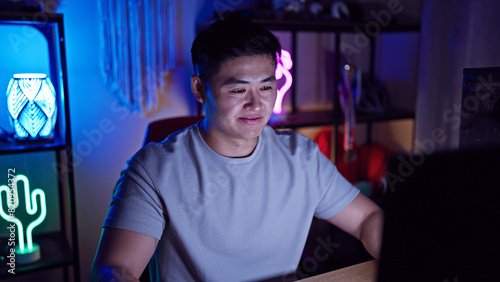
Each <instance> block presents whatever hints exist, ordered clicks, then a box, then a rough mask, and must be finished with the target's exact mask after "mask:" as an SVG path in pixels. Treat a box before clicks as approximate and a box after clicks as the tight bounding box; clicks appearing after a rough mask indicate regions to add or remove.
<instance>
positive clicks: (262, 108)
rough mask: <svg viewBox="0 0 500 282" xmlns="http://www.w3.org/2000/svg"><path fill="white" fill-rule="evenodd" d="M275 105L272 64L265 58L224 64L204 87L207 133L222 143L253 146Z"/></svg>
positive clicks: (230, 61)
mask: <svg viewBox="0 0 500 282" xmlns="http://www.w3.org/2000/svg"><path fill="white" fill-rule="evenodd" d="M275 101H276V77H275V64H274V60H273V59H272V58H271V57H269V56H267V55H255V56H244V57H239V58H236V59H232V60H229V61H227V62H225V63H224V64H223V65H222V66H221V68H220V71H219V72H218V73H217V74H215V75H214V76H212V78H211V79H210V81H209V82H208V83H207V89H206V96H205V115H206V117H207V118H208V123H209V124H208V133H209V134H211V135H212V136H213V137H216V138H221V140H224V141H225V142H236V143H239V144H242V141H243V142H246V141H251V142H256V140H257V138H258V136H259V134H260V133H261V132H262V129H263V128H264V126H265V125H266V124H267V122H268V121H269V118H270V117H271V114H272V110H273V106H274V103H275Z"/></svg>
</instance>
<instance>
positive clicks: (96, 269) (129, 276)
mask: <svg viewBox="0 0 500 282" xmlns="http://www.w3.org/2000/svg"><path fill="white" fill-rule="evenodd" d="M157 244H158V240H157V239H156V238H154V237H151V236H149V235H144V234H141V233H137V232H133V231H128V230H124V229H116V228H103V230H102V234H101V240H100V242H99V247H98V249H97V253H96V256H95V258H94V263H93V264H92V270H91V271H90V281H139V277H140V276H141V274H142V272H143V271H144V269H145V268H146V265H147V264H148V262H149V260H150V259H151V256H152V255H153V253H154V251H155V249H156V246H157Z"/></svg>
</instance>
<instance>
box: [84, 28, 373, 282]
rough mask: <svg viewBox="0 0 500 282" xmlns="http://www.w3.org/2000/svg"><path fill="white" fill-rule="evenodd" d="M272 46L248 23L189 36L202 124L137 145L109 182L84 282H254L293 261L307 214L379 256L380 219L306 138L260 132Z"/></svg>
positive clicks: (281, 272) (271, 86)
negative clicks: (143, 280)
mask: <svg viewBox="0 0 500 282" xmlns="http://www.w3.org/2000/svg"><path fill="white" fill-rule="evenodd" d="M280 51H281V46H280V44H279V42H278V40H277V39H276V37H275V36H273V34H272V33H270V32H269V31H267V30H266V29H264V28H262V27H260V26H258V25H255V24H254V23H252V22H251V21H249V20H247V19H238V18H228V19H225V20H223V21H218V22H216V23H214V24H213V25H211V26H210V27H209V28H208V29H207V30H205V31H203V32H202V33H200V34H199V35H198V36H197V38H196V39H195V41H194V43H193V46H192V49H191V52H192V59H193V65H194V70H195V74H194V75H193V76H192V78H191V86H192V91H193V93H194V95H195V97H196V99H197V100H198V101H199V102H200V103H203V105H204V108H205V114H206V116H205V118H204V119H203V120H202V121H200V122H199V123H198V124H196V125H193V126H191V127H188V128H186V129H184V130H182V131H180V132H177V133H175V134H173V135H170V136H169V137H168V138H167V139H166V140H165V141H163V142H162V143H159V144H150V145H148V146H146V147H145V148H143V149H141V150H140V151H139V152H138V153H137V154H136V155H135V156H134V157H133V158H132V159H131V160H130V161H129V162H128V168H127V169H126V170H124V171H123V173H122V176H121V177H120V180H119V181H118V184H117V189H116V193H115V195H114V196H113V198H112V202H111V206H110V209H109V213H108V215H107V218H106V220H105V222H104V228H103V231H102V236H101V241H100V244H99V248H98V251H97V254H96V257H95V260H94V265H93V269H92V273H91V280H93V281H98V280H103V281H106V280H110V279H111V277H115V278H117V279H118V280H119V281H121V280H120V279H122V280H126V279H131V280H134V279H137V278H138V277H139V276H140V275H141V273H142V271H143V270H144V268H145V266H146V264H147V263H148V262H149V261H150V260H151V261H150V264H149V265H150V274H151V276H152V279H153V280H158V281H256V280H265V279H270V278H276V277H278V278H279V277H285V275H287V274H289V273H292V272H293V271H294V270H295V269H296V267H297V265H298V263H299V259H300V256H301V253H302V250H303V247H304V244H305V241H306V238H307V234H308V231H309V230H308V229H309V226H310V224H311V221H312V218H313V216H317V217H319V218H322V219H326V220H328V221H329V222H330V223H332V224H335V225H336V226H338V227H339V228H341V229H343V230H345V231H347V232H348V233H350V234H352V235H354V236H355V237H357V238H359V239H360V240H362V242H363V243H364V244H365V247H366V248H367V250H368V251H369V252H370V253H371V254H372V255H373V256H374V257H375V258H378V255H379V249H380V244H381V233H382V212H381V210H380V209H379V208H378V206H377V205H375V204H374V203H373V202H371V201H370V200H369V199H367V198H366V197H365V196H363V195H362V194H360V193H359V191H358V190H357V189H356V188H354V187H353V186H352V185H351V184H349V183H348V182H347V181H346V180H345V179H344V178H343V177H342V176H341V175H340V174H339V173H338V171H337V169H336V167H335V166H334V165H333V164H332V163H331V162H330V160H328V159H327V158H326V157H324V156H323V154H322V153H321V152H320V151H319V149H318V147H317V145H316V144H315V143H314V142H313V141H312V140H310V139H308V138H306V137H304V136H301V135H299V134H296V133H293V132H278V131H275V130H273V129H272V128H271V127H269V126H267V125H266V124H267V122H268V120H269V118H270V116H271V113H272V109H273V106H274V102H275V100H276V78H275V69H276V62H277V60H278V59H279V54H280Z"/></svg>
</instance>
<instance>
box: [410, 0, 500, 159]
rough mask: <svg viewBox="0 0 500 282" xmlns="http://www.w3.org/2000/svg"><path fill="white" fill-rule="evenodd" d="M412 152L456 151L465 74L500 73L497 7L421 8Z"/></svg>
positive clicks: (443, 4) (448, 2)
mask: <svg viewBox="0 0 500 282" xmlns="http://www.w3.org/2000/svg"><path fill="white" fill-rule="evenodd" d="M421 29H422V30H421V40H420V44H421V45H420V63H419V89H418V96H417V105H416V128H415V137H416V140H415V141H416V143H415V145H416V149H417V150H422V151H424V152H426V153H431V152H434V151H447V150H454V149H456V148H457V146H458V137H459V127H458V126H459V123H458V120H459V117H460V101H461V94H462V77H463V69H464V68H475V67H500V1H498V0H482V1H475V0H439V1H437V0H427V1H424V3H423V10H422V26H421Z"/></svg>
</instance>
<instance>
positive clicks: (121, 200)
mask: <svg viewBox="0 0 500 282" xmlns="http://www.w3.org/2000/svg"><path fill="white" fill-rule="evenodd" d="M155 186H156V185H155V184H154V181H153V178H152V177H151V176H150V174H149V173H148V171H147V170H146V169H145V168H144V167H143V166H142V164H141V162H140V161H139V160H137V159H134V158H132V159H131V160H129V162H128V167H127V168H126V169H125V170H123V171H122V173H121V176H120V178H119V180H118V182H117V184H116V189H115V193H114V195H113V196H112V197H111V204H110V207H109V210H108V214H107V216H106V219H105V220H104V224H103V227H113V228H120V229H126V230H130V231H135V232H138V233H142V234H146V235H149V236H152V237H155V238H156V239H158V240H159V239H160V238H161V236H162V233H163V230H164V228H165V224H166V222H165V218H166V217H165V215H164V208H163V207H162V204H161V200H160V197H159V194H158V192H157V189H156V187H155Z"/></svg>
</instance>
